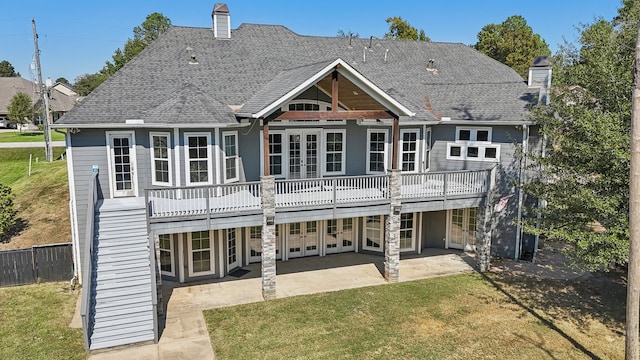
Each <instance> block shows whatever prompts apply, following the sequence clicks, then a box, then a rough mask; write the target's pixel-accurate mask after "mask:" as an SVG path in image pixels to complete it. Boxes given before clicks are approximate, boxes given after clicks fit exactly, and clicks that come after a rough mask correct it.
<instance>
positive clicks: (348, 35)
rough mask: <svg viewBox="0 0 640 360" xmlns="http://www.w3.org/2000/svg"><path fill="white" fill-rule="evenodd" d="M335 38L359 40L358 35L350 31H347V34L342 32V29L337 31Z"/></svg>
mask: <svg viewBox="0 0 640 360" xmlns="http://www.w3.org/2000/svg"><path fill="white" fill-rule="evenodd" d="M336 36H337V37H339V38H359V37H360V34H358V33H354V32H353V31H351V30H347V32H344V31H343V30H342V29H339V30H338V34H337V35H336Z"/></svg>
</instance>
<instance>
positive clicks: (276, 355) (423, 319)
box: [205, 274, 625, 359]
mask: <svg viewBox="0 0 640 360" xmlns="http://www.w3.org/2000/svg"><path fill="white" fill-rule="evenodd" d="M607 284H609V285H607V286H610V287H611V288H610V289H609V288H606V287H604V288H603V287H602V286H594V287H589V286H587V284H580V283H567V282H566V281H557V282H554V281H546V282H544V281H543V282H542V283H537V282H536V281H534V280H526V279H522V277H517V278H516V277H509V276H507V275H496V274H490V275H489V276H487V277H485V276H483V275H480V274H470V275H469V274H468V275H459V276H451V277H442V278H435V279H428V280H422V281H415V282H407V283H400V284H391V285H386V286H377V287H369V288H361V289H354V290H345V291H340V292H335V293H327V294H317V295H310V296H300V297H293V298H284V299H278V300H274V301H269V302H262V303H255V304H247V305H241V306H235V307H229V308H222V309H215V310H208V311H205V319H206V322H207V326H208V329H209V333H210V337H211V341H212V344H213V346H214V351H215V353H216V357H218V358H222V359H252V358H255V359H302V358H304V359H515V358H521V359H588V358H603V359H604V358H606V359H617V358H623V357H624V336H623V328H624V299H625V296H624V291H625V290H624V286H623V285H620V284H619V283H615V282H610V283H607ZM596 289H600V290H596ZM614 289H615V290H614ZM619 294H621V295H620V296H617V295H619ZM605 298H606V299H607V300H605Z"/></svg>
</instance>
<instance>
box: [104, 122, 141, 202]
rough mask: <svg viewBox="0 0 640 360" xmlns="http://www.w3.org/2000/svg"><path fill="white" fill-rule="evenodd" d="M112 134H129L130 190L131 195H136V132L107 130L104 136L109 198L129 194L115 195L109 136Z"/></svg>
mask: <svg viewBox="0 0 640 360" xmlns="http://www.w3.org/2000/svg"><path fill="white" fill-rule="evenodd" d="M112 135H126V136H131V144H130V146H131V152H130V153H129V160H130V162H131V181H132V183H131V190H132V192H133V196H135V197H137V196H138V174H137V170H138V169H137V159H138V157H137V155H136V132H135V131H107V132H105V136H106V137H107V166H108V167H109V194H110V195H111V198H112V199H113V198H115V197H129V195H117V196H116V195H115V192H116V191H117V190H116V189H115V186H114V185H115V174H114V164H113V153H112V149H111V136H112Z"/></svg>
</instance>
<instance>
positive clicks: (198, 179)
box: [184, 133, 212, 185]
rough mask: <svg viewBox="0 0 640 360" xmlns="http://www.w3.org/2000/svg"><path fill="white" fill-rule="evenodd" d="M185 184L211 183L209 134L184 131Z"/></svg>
mask: <svg viewBox="0 0 640 360" xmlns="http://www.w3.org/2000/svg"><path fill="white" fill-rule="evenodd" d="M184 139H185V153H186V154H185V158H186V162H187V165H186V172H187V174H186V176H187V185H201V184H211V183H212V172H211V170H212V169H211V168H212V166H211V161H212V158H211V156H210V155H211V154H210V152H211V151H210V145H211V134H210V133H185V134H184Z"/></svg>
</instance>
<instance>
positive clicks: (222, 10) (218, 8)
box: [212, 3, 229, 15]
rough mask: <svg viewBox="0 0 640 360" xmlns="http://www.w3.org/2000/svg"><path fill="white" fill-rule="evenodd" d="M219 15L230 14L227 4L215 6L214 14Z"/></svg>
mask: <svg viewBox="0 0 640 360" xmlns="http://www.w3.org/2000/svg"><path fill="white" fill-rule="evenodd" d="M219 13H224V14H228V13H229V7H227V4H225V3H216V4H215V5H213V13H212V15H213V14H219Z"/></svg>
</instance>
